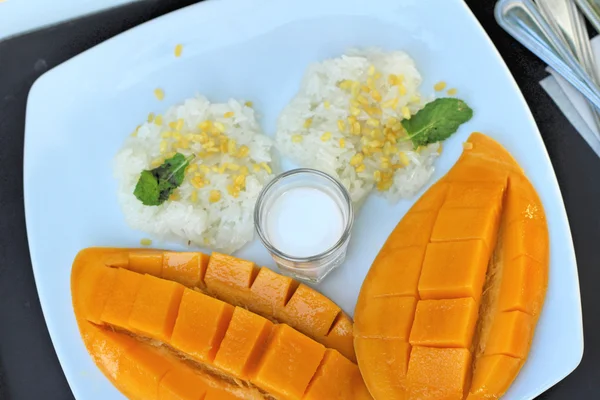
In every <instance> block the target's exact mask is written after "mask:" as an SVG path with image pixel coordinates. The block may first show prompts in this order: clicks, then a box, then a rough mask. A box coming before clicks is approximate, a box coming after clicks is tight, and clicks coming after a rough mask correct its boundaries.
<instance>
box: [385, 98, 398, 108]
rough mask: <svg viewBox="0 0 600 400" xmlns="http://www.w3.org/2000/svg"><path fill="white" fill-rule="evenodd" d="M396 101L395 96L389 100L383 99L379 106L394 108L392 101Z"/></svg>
mask: <svg viewBox="0 0 600 400" xmlns="http://www.w3.org/2000/svg"><path fill="white" fill-rule="evenodd" d="M395 102H396V103H397V102H398V100H397V99H396V98H391V99H389V100H386V101H384V102H383V103H381V107H383V108H394V103H395Z"/></svg>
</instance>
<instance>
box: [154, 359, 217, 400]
mask: <svg viewBox="0 0 600 400" xmlns="http://www.w3.org/2000/svg"><path fill="white" fill-rule="evenodd" d="M206 390H207V386H206V383H205V382H204V380H203V379H202V378H200V376H198V375H196V374H195V373H194V372H193V371H192V369H191V368H186V367H176V368H172V369H171V370H169V371H168V372H167V373H166V375H165V376H164V378H163V379H161V381H160V384H159V386H158V400H202V399H204V396H205V395H206Z"/></svg>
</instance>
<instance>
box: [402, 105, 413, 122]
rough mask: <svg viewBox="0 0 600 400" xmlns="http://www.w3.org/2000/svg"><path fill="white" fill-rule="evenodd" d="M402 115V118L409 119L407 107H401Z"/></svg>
mask: <svg viewBox="0 0 600 400" xmlns="http://www.w3.org/2000/svg"><path fill="white" fill-rule="evenodd" d="M401 112H402V116H403V117H404V119H410V117H411V115H410V110H409V109H408V107H406V106H404V107H402V110H401Z"/></svg>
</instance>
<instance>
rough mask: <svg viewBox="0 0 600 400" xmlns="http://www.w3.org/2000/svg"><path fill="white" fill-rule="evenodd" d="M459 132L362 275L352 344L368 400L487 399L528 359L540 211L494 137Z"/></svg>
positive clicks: (542, 287)
mask: <svg viewBox="0 0 600 400" xmlns="http://www.w3.org/2000/svg"><path fill="white" fill-rule="evenodd" d="M468 142H469V143H470V144H471V145H472V146H469V148H468V149H467V148H465V150H464V152H463V154H462V156H461V157H460V159H459V160H458V162H457V163H456V164H455V166H454V167H453V168H452V169H451V170H450V171H449V172H448V173H447V175H446V176H444V177H443V178H442V179H440V181H438V182H437V183H435V184H434V185H433V186H432V187H431V188H430V189H429V190H428V191H427V192H426V193H425V194H424V195H423V196H422V197H421V198H420V199H419V200H417V202H416V203H415V205H414V206H413V207H412V208H411V209H410V210H409V211H408V213H407V214H406V215H405V216H404V218H403V219H402V220H401V221H400V222H399V223H398V225H397V227H396V228H395V229H394V231H393V232H392V233H391V234H390V236H389V238H388V240H387V241H386V243H385V244H384V246H383V247H382V249H381V251H380V253H379V255H378V256H377V257H376V259H375V261H374V263H373V265H372V266H371V269H370V270H369V273H368V274H367V277H366V278H365V281H364V282H363V286H362V288H361V291H360V294H359V298H358V301H357V306H356V310H355V321H354V336H355V338H354V344H355V349H356V356H357V359H358V365H359V368H360V370H361V373H362V375H363V378H364V380H365V384H366V385H367V387H368V388H369V390H370V393H371V395H372V396H373V398H374V399H376V400H387V399H436V400H442V399H448V400H453V399H465V398H468V399H473V400H475V399H497V398H499V397H501V396H502V395H503V394H504V392H505V391H506V390H507V389H508V388H509V387H510V385H511V383H512V381H513V380H514V379H515V377H516V376H517V374H518V373H519V370H520V368H521V367H522V365H523V364H524V363H525V361H526V359H527V355H528V353H529V348H530V346H531V341H532V339H533V334H534V330H535V326H536V324H537V320H538V318H539V315H540V312H541V309H542V306H543V302H544V297H545V292H546V287H547V280H548V262H549V260H548V254H549V252H548V247H549V240H548V227H547V224H546V218H545V215H544V210H543V207H542V204H541V202H540V199H539V197H538V195H537V193H536V191H535V189H534V188H533V186H532V185H531V183H530V182H529V180H528V179H527V178H526V177H525V175H524V174H523V171H522V170H521V168H520V167H519V165H518V164H517V163H516V161H515V160H514V159H513V158H512V157H511V156H510V154H509V153H508V152H507V151H506V150H505V149H504V148H503V147H502V146H501V145H500V144H498V143H497V142H495V141H494V140H492V139H491V138H489V137H487V136H485V135H483V134H479V133H474V134H472V135H471V136H470V138H469V140H468ZM413 307H414V308H413Z"/></svg>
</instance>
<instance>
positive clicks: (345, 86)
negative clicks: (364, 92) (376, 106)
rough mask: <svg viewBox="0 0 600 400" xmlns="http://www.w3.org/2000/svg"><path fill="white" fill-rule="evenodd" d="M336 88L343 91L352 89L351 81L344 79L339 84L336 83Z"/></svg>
mask: <svg viewBox="0 0 600 400" xmlns="http://www.w3.org/2000/svg"><path fill="white" fill-rule="evenodd" d="M338 87H339V88H340V89H343V90H349V89H352V81H351V80H348V79H344V80H343V81H341V82H340V83H338Z"/></svg>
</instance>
